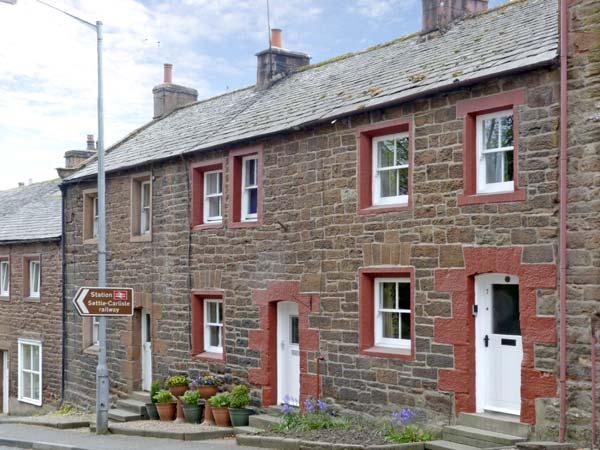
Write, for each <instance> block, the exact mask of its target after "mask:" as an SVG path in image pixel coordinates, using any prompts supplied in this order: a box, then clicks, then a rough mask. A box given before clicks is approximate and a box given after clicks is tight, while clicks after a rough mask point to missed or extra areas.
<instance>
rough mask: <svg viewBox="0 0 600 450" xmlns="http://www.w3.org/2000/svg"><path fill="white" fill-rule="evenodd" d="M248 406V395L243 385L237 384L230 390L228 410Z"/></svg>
mask: <svg viewBox="0 0 600 450" xmlns="http://www.w3.org/2000/svg"><path fill="white" fill-rule="evenodd" d="M249 404H250V393H249V392H248V388H247V387H246V386H245V385H243V384H238V385H237V386H235V387H234V388H233V389H232V390H231V402H230V405H229V407H230V408H244V407H246V406H248V405H249Z"/></svg>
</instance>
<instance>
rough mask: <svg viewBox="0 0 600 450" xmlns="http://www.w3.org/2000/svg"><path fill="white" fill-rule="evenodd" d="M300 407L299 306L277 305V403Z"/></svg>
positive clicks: (290, 304) (287, 303) (286, 303)
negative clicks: (286, 401) (286, 400)
mask: <svg viewBox="0 0 600 450" xmlns="http://www.w3.org/2000/svg"><path fill="white" fill-rule="evenodd" d="M285 399H288V403H290V404H292V405H298V404H299V400H300V334H299V327H298V304H297V303H294V302H279V303H278V304H277V402H278V403H279V404H282V403H284V402H285Z"/></svg>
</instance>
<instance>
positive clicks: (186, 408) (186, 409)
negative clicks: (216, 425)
mask: <svg viewBox="0 0 600 450" xmlns="http://www.w3.org/2000/svg"><path fill="white" fill-rule="evenodd" d="M179 399H180V400H181V401H182V402H183V415H184V416H185V420H187V422H188V423H200V412H201V410H200V405H199V404H198V401H199V400H200V393H199V392H198V391H186V392H185V394H183V395H182V396H181V397H179Z"/></svg>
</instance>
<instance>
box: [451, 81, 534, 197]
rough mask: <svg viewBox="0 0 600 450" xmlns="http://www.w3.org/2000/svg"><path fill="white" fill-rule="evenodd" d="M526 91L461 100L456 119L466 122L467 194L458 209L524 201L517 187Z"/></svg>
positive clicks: (524, 193)
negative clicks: (462, 119)
mask: <svg viewBox="0 0 600 450" xmlns="http://www.w3.org/2000/svg"><path fill="white" fill-rule="evenodd" d="M524 103H525V91H524V90H523V89H519V90H514V91H509V92H504V93H502V94H497V95H491V96H488V97H481V98H476V99H472V100H462V101H459V102H457V104H456V115H457V117H463V118H464V131H463V136H464V138H463V139H464V144H463V167H464V193H463V194H459V196H458V204H459V205H472V204H479V203H493V202H512V201H520V200H525V197H526V190H525V189H521V188H519V186H518V160H519V158H518V154H519V153H518V149H519V145H518V144H519V139H518V137H519V125H518V122H519V120H518V117H519V114H518V112H519V111H518V109H519V108H518V107H519V106H520V105H522V104H524Z"/></svg>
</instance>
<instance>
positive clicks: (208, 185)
mask: <svg viewBox="0 0 600 450" xmlns="http://www.w3.org/2000/svg"><path fill="white" fill-rule="evenodd" d="M223 166H224V160H222V159H219V160H211V161H203V162H200V163H198V164H193V165H192V166H191V177H192V229H193V230H204V229H207V228H222V227H223V209H224V206H225V205H224V189H223V186H224V178H223Z"/></svg>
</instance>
